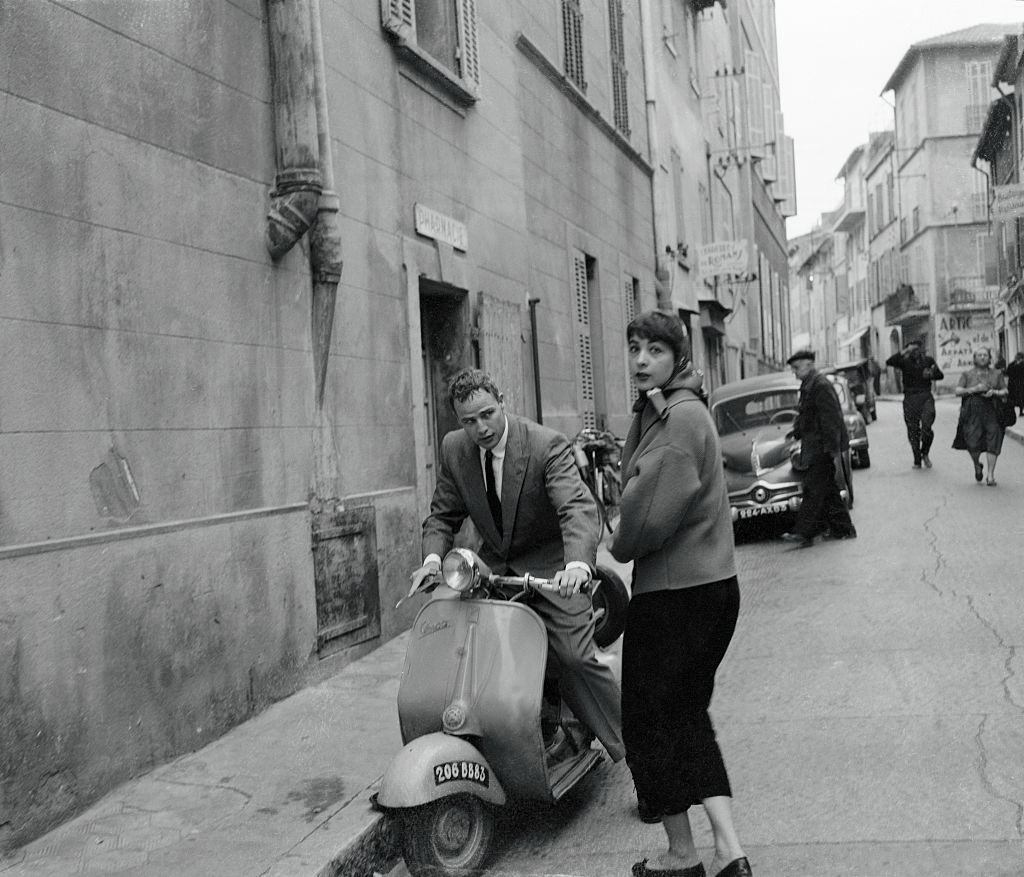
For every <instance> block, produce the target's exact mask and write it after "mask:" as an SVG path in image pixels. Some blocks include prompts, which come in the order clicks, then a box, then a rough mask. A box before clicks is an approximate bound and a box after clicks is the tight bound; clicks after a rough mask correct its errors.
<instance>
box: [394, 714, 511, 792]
mask: <svg viewBox="0 0 1024 877" xmlns="http://www.w3.org/2000/svg"><path fill="white" fill-rule="evenodd" d="M462 792H465V793H468V794H470V795H475V796H476V797H478V798H480V799H481V800H482V801H486V802H488V803H489V804H495V805H497V806H501V805H503V804H504V803H505V800H506V798H505V790H504V789H503V788H502V787H501V783H500V782H499V781H498V778H497V777H496V776H495V775H494V771H493V770H491V766H490V765H489V764H488V763H487V759H486V758H484V757H483V755H482V754H481V753H480V750H479V749H477V748H476V747H475V746H474V745H473V744H472V743H470V742H468V741H467V740H463V739H462V738H461V737H454V736H452V735H451V734H442V733H440V732H435V733H432V734H424V735H423V736H422V737H417V738H416V739H415V740H410V741H409V742H408V743H407V744H406V745H405V746H403V747H402V749H401V750H400V751H399V752H398V754H397V755H396V756H395V757H394V758H393V759H392V760H391V764H390V765H388V769H387V770H386V771H385V773H384V777H383V778H382V779H381V784H380V791H379V792H378V793H377V803H378V804H380V806H381V807H387V808H397V807H416V806H419V805H420V804H427V803H429V802H430V801H436V800H438V799H439V798H444V797H446V796H448V795H455V794H459V793H462Z"/></svg>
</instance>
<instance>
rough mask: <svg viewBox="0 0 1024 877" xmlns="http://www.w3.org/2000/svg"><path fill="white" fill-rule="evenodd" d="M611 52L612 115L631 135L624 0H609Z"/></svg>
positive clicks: (625, 132)
mask: <svg viewBox="0 0 1024 877" xmlns="http://www.w3.org/2000/svg"><path fill="white" fill-rule="evenodd" d="M608 31H609V34H608V35H609V43H610V47H609V52H610V59H611V68H612V116H613V117H614V121H615V127H616V128H617V129H618V130H619V131H620V132H621V133H622V134H623V135H624V136H626V137H628V136H629V92H628V87H627V81H626V80H627V71H626V41H625V37H624V35H623V28H622V0H608Z"/></svg>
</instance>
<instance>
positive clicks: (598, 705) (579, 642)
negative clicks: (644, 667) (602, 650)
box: [529, 591, 626, 761]
mask: <svg viewBox="0 0 1024 877" xmlns="http://www.w3.org/2000/svg"><path fill="white" fill-rule="evenodd" d="M529 605H530V608H531V609H533V610H534V612H536V613H537V614H538V615H539V616H540V617H541V618H542V619H543V621H544V626H545V628H547V632H548V660H554V661H555V665H556V667H557V669H558V673H559V684H560V687H561V690H562V697H564V698H565V702H566V703H567V704H569V709H571V710H572V711H573V714H574V715H575V716H576V718H578V719H579V720H580V721H581V722H583V724H585V725H586V726H587V727H588V728H590V730H591V731H593V732H594V734H596V735H597V739H598V740H600V741H601V744H602V745H603V746H604V748H605V749H606V750H607V751H608V754H609V755H610V756H611V758H612V760H613V761H619V760H620V759H621V758H622V757H623V756H624V755H625V754H626V749H625V746H624V745H623V743H622V694H621V692H620V691H619V684H618V682H616V681H615V676H614V675H613V674H612V671H611V668H610V667H607V666H605V665H604V664H602V663H601V662H600V661H598V660H597V651H596V646H595V645H594V616H593V612H592V610H591V604H590V597H588V596H586V595H585V594H577V595H576V596H575V597H570V598H569V599H563V598H562V597H560V596H559V595H558V594H556V593H553V592H550V591H538V592H535V593H534V595H533V597H532V598H531V600H530V604H529Z"/></svg>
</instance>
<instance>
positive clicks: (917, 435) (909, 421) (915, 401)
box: [903, 393, 924, 464]
mask: <svg viewBox="0 0 1024 877" xmlns="http://www.w3.org/2000/svg"><path fill="white" fill-rule="evenodd" d="M923 400H924V394H923V393H905V394H904V396H903V422H904V423H905V424H906V426H907V441H909V442H910V450H911V452H912V453H913V454H914V462H915V463H917V464H920V462H921V403H922V401H923Z"/></svg>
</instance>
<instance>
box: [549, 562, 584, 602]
mask: <svg viewBox="0 0 1024 877" xmlns="http://www.w3.org/2000/svg"><path fill="white" fill-rule="evenodd" d="M590 579H591V575H590V570H588V569H583V568H582V567H573V568H572V569H561V570H559V571H558V572H556V573H555V575H554V577H553V578H552V579H551V584H552V585H555V586H556V587H557V588H558V593H559V594H560V595H561V596H563V597H572V596H573V595H574V594H578V593H579V592H580V588H582V587H583V586H584V585H587V584H589V582H590Z"/></svg>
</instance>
